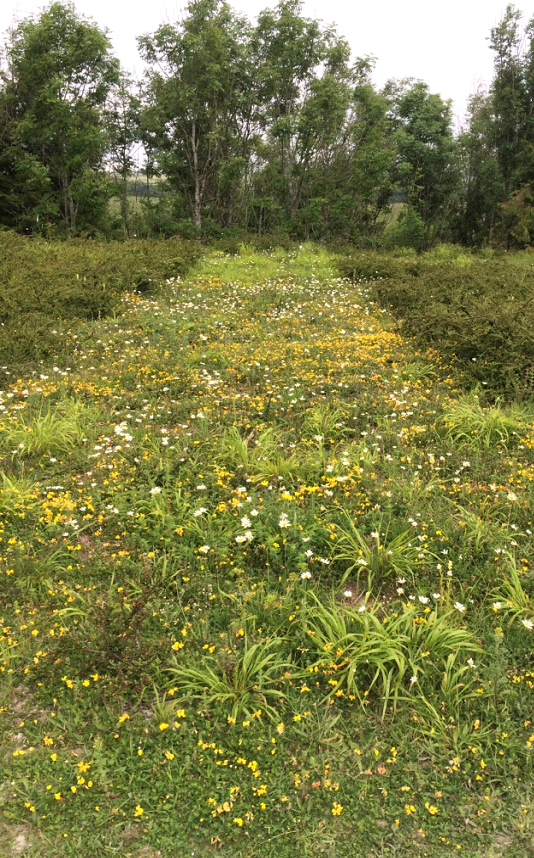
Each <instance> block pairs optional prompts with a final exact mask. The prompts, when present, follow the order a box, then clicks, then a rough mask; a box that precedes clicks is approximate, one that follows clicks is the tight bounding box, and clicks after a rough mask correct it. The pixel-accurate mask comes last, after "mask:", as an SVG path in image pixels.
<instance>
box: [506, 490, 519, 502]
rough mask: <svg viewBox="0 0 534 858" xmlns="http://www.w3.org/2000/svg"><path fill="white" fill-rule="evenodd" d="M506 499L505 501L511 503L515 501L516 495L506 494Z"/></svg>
mask: <svg viewBox="0 0 534 858" xmlns="http://www.w3.org/2000/svg"><path fill="white" fill-rule="evenodd" d="M506 498H507V500H509V501H512V502H513V501H516V500H517V495H515V494H514V493H513V492H508V494H507V495H506Z"/></svg>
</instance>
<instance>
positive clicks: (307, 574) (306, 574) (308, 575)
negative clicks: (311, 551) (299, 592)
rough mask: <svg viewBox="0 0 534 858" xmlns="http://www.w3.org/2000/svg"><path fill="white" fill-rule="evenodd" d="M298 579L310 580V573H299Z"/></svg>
mask: <svg viewBox="0 0 534 858" xmlns="http://www.w3.org/2000/svg"><path fill="white" fill-rule="evenodd" d="M300 577H301V578H302V579H304V578H311V572H308V571H306V572H301V573H300Z"/></svg>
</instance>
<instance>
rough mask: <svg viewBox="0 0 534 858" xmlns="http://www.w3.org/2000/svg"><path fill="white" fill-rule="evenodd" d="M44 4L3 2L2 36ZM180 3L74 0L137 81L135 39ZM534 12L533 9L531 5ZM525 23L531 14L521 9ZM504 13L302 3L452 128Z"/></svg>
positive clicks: (379, 78) (494, 2)
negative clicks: (433, 98)
mask: <svg viewBox="0 0 534 858" xmlns="http://www.w3.org/2000/svg"><path fill="white" fill-rule="evenodd" d="M47 5H48V3H43V2H36V0H0V31H1V32H2V34H3V33H5V32H6V30H7V29H8V28H9V27H10V26H11V25H12V23H13V22H14V21H16V20H17V19H20V18H24V17H26V16H28V15H33V14H35V13H37V12H39V11H40V10H41V9H42V8H43V7H44V6H47ZM185 5H186V4H185V3H181V2H175V0H148V2H147V0H130V2H129V3H128V4H126V3H124V2H118V0H75V6H76V8H77V10H78V12H79V13H80V14H81V15H83V16H84V17H88V18H92V19H93V20H94V21H95V22H96V23H97V24H98V25H99V26H100V27H102V28H107V29H108V30H109V35H110V36H111V39H112V42H113V45H114V48H115V53H116V55H117V56H118V57H119V58H120V60H121V62H122V65H123V66H124V67H125V68H127V69H128V70H130V71H131V72H133V73H134V74H136V75H138V76H140V75H142V63H141V61H140V59H139V57H138V54H137V44H136V36H139V35H141V34H142V33H152V32H154V30H156V29H157V28H158V26H159V25H160V24H161V23H163V22H164V21H171V22H174V21H177V20H180V18H181V17H182V14H183V9H184V7H185ZM230 5H231V6H232V7H233V8H234V9H236V10H237V11H239V12H242V13H245V14H246V15H247V16H248V17H249V18H250V19H254V18H255V16H256V15H257V14H258V12H259V11H260V10H261V9H264V8H265V7H274V6H276V5H277V0H235V2H231V0H230ZM533 6H534V3H533ZM519 8H520V9H522V11H523V12H524V13H525V19H524V22H525V23H526V20H527V19H529V18H531V17H532V16H533V15H534V8H532V7H531V8H527V7H523V6H521V5H519ZM505 9H506V2H505V1H504V2H503V0H448V2H446V3H445V4H443V5H442V4H441V3H431V2H430V0H404V2H401V0H374V2H372V0H371V2H368V0H365V2H363V0H362V2H355V0H304V3H303V12H304V14H305V15H306V16H307V17H311V18H318V19H320V20H321V21H323V22H324V23H325V24H331V23H334V24H336V25H337V30H338V32H339V33H340V34H341V35H343V36H344V37H345V38H346V39H347V40H348V41H349V43H350V45H351V48H352V51H353V54H354V56H367V55H372V56H374V57H376V67H375V73H374V82H375V84H376V85H378V86H381V85H382V84H383V83H384V82H385V81H386V80H388V78H391V77H396V78H403V77H415V78H420V79H422V80H424V81H426V83H428V85H429V87H430V89H431V91H432V92H437V93H439V94H440V95H441V96H442V97H443V98H444V99H452V100H453V102H454V104H453V112H454V116H455V119H456V123H458V121H461V120H462V119H463V117H464V114H465V107H466V103H467V99H468V97H469V95H470V94H471V93H472V92H474V91H475V90H476V89H477V87H479V86H482V87H487V86H488V85H489V83H490V82H491V78H492V52H491V50H490V49H489V43H488V37H489V34H490V30H491V28H492V27H493V26H494V25H495V24H496V23H498V22H499V21H500V20H501V19H502V17H503V15H504V11H505Z"/></svg>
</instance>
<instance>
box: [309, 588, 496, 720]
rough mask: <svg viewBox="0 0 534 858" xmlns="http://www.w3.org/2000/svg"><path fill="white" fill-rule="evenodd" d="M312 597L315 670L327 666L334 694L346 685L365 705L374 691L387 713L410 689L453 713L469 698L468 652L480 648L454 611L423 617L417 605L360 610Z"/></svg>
mask: <svg viewBox="0 0 534 858" xmlns="http://www.w3.org/2000/svg"><path fill="white" fill-rule="evenodd" d="M314 602H315V604H314V606H313V610H312V611H310V615H309V617H308V618H307V630H308V634H309V636H310V639H311V641H312V643H313V646H314V648H315V649H316V650H317V651H318V652H319V653H322V655H321V658H320V659H319V661H318V662H315V663H314V665H313V666H312V668H310V669H311V670H312V671H316V670H318V669H320V668H323V669H324V668H327V669H328V673H329V674H330V675H331V676H332V677H334V679H333V680H332V682H331V684H332V690H331V692H330V694H335V693H336V692H337V691H339V689H343V690H344V691H345V692H346V693H347V694H348V695H349V696H351V695H352V696H354V697H356V698H357V699H358V700H359V702H360V703H361V704H365V703H366V702H367V701H368V700H369V697H370V696H371V695H376V696H377V697H378V698H379V701H380V704H381V715H382V718H384V716H385V714H386V712H387V710H388V708H390V707H391V708H392V710H393V711H395V710H396V708H397V706H398V704H399V701H400V700H405V699H406V698H407V697H408V695H413V696H414V697H416V698H417V697H420V698H423V699H425V700H426V701H427V702H429V703H432V705H434V706H438V707H439V706H440V705H441V706H442V707H443V706H447V707H450V708H451V711H455V712H456V713H458V711H459V707H460V704H461V702H462V700H466V699H468V698H469V697H471V696H472V686H473V680H472V679H470V677H469V675H468V674H469V665H468V664H467V658H468V657H471V656H472V655H473V654H479V653H480V651H481V650H480V647H479V645H478V644H477V642H476V639H475V637H474V636H473V635H472V634H471V633H469V632H468V631H466V630H464V629H461V628H458V627H457V625H456V624H455V623H454V622H453V612H450V611H449V612H445V613H443V614H439V613H438V611H437V610H436V609H435V610H434V611H431V612H429V613H428V614H427V615H426V616H424V617H421V616H420V615H419V614H418V610H417V609H416V608H413V607H411V608H410V607H405V608H404V609H403V610H402V611H401V612H400V613H396V612H391V613H389V614H388V613H386V614H385V615H384V614H383V611H382V608H381V606H380V605H378V604H363V605H362V606H361V607H360V608H359V609H358V610H355V609H352V608H348V607H346V606H342V605H338V604H335V603H334V604H331V605H323V604H321V603H320V602H319V601H318V600H317V599H315V600H314ZM325 652H326V653H328V654H329V655H328V659H327V660H325V656H324V653H325ZM323 672H324V671H323Z"/></svg>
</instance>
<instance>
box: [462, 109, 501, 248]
mask: <svg viewBox="0 0 534 858" xmlns="http://www.w3.org/2000/svg"><path fill="white" fill-rule="evenodd" d="M468 111H469V112H468V127H467V129H466V130H465V131H462V133H461V134H460V135H459V138H458V145H459V149H460V159H461V164H462V172H463V190H462V200H461V203H460V209H459V214H458V217H457V227H456V236H457V238H458V240H459V241H460V242H462V243H464V244H468V245H472V246H480V245H482V244H484V243H485V242H487V241H490V242H491V240H492V237H493V232H494V229H495V226H496V222H497V215H498V206H499V202H500V200H501V198H502V181H501V172H500V166H499V161H498V158H497V149H496V142H495V123H494V116H493V110H492V100H491V97H490V96H487V95H485V94H484V93H482V92H478V93H475V94H474V95H472V96H471V98H470V99H469V104H468Z"/></svg>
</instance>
